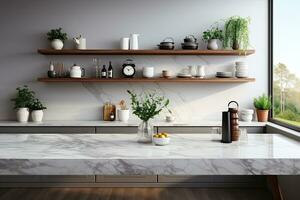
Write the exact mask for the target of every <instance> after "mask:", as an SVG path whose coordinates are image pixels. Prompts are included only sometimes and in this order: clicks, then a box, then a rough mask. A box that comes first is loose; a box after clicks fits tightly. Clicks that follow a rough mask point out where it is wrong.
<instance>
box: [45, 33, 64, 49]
mask: <svg viewBox="0 0 300 200" xmlns="http://www.w3.org/2000/svg"><path fill="white" fill-rule="evenodd" d="M47 36H48V40H49V41H51V47H52V48H53V49H56V50H61V49H62V48H63V47H64V42H65V41H66V40H67V39H68V37H67V34H66V33H64V32H62V28H58V29H51V30H50V31H49V32H48V33H47Z"/></svg>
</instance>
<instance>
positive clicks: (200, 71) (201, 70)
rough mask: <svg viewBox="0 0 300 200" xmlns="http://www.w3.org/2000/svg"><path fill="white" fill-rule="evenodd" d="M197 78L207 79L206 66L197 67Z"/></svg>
mask: <svg viewBox="0 0 300 200" xmlns="http://www.w3.org/2000/svg"><path fill="white" fill-rule="evenodd" d="M197 77H199V78H204V77H205V66H204V65H198V66H197Z"/></svg>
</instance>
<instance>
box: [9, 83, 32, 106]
mask: <svg viewBox="0 0 300 200" xmlns="http://www.w3.org/2000/svg"><path fill="white" fill-rule="evenodd" d="M16 90H17V97H16V98H13V99H11V101H13V102H14V103H15V106H14V108H15V109H17V108H28V107H29V106H30V104H31V103H32V101H33V99H34V92H33V91H31V90H30V89H29V87H28V86H27V85H24V86H23V87H18V88H17V89H16Z"/></svg>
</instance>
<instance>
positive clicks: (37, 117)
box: [31, 110, 44, 122]
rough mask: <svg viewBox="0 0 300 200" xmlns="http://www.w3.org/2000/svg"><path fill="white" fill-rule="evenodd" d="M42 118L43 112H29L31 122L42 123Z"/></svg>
mask: <svg viewBox="0 0 300 200" xmlns="http://www.w3.org/2000/svg"><path fill="white" fill-rule="evenodd" d="M43 116H44V111H43V110H33V111H32V112H31V119H32V121H33V122H42V121H43Z"/></svg>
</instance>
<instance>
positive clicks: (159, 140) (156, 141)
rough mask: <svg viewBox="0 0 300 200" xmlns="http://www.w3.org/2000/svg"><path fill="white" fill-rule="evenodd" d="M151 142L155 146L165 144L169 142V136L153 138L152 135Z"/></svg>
mask: <svg viewBox="0 0 300 200" xmlns="http://www.w3.org/2000/svg"><path fill="white" fill-rule="evenodd" d="M153 143H154V144H155V145H157V146H165V145H168V144H169V143H170V138H169V137H167V138H155V137H153Z"/></svg>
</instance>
